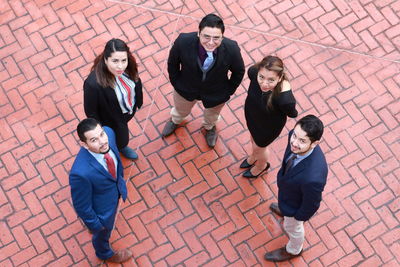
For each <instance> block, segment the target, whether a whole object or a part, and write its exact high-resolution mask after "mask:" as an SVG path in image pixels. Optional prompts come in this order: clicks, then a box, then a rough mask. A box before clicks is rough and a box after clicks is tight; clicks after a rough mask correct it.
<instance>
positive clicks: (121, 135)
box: [110, 112, 135, 149]
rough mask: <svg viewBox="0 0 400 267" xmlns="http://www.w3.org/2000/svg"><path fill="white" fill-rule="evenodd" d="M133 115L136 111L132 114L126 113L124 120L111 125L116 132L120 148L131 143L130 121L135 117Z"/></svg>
mask: <svg viewBox="0 0 400 267" xmlns="http://www.w3.org/2000/svg"><path fill="white" fill-rule="evenodd" d="M133 115H135V112H133V113H132V114H129V113H125V114H123V118H124V120H123V121H120V122H117V124H116V125H113V126H110V127H111V128H112V129H113V130H114V132H115V136H116V139H117V147H118V149H121V148H124V147H126V146H127V145H128V143H129V128H128V122H129V121H130V120H131V119H132V118H133Z"/></svg>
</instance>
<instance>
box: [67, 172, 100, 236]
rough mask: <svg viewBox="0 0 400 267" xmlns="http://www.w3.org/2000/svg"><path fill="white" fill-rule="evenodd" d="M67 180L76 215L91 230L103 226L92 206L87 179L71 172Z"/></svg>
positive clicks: (93, 230)
mask: <svg viewBox="0 0 400 267" xmlns="http://www.w3.org/2000/svg"><path fill="white" fill-rule="evenodd" d="M69 180H70V186H71V196H72V204H73V206H74V208H75V210H76V213H77V214H78V216H79V217H80V218H81V219H82V220H83V222H84V223H85V225H86V226H87V227H88V228H89V229H90V230H91V231H92V232H96V231H99V230H101V229H102V228H104V226H103V225H102V224H101V222H100V220H99V218H98V217H97V215H96V213H95V212H94V210H93V208H92V185H91V184H90V182H89V181H88V179H86V178H84V177H82V176H80V175H78V174H76V173H71V174H70V177H69Z"/></svg>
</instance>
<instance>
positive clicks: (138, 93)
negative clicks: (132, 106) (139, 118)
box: [135, 78, 143, 109]
mask: <svg viewBox="0 0 400 267" xmlns="http://www.w3.org/2000/svg"><path fill="white" fill-rule="evenodd" d="M135 103H136V107H137V108H138V109H140V108H141V107H142V105H143V85H142V81H141V80H140V78H139V80H138V81H137V82H136V83H135Z"/></svg>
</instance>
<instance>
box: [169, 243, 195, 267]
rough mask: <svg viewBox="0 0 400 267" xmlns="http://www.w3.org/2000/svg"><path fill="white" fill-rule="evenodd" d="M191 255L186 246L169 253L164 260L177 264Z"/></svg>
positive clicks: (170, 263)
mask: <svg viewBox="0 0 400 267" xmlns="http://www.w3.org/2000/svg"><path fill="white" fill-rule="evenodd" d="M190 255H191V253H190V251H189V250H188V248H186V247H184V248H182V249H179V250H177V251H176V252H174V253H172V254H170V255H169V256H168V257H166V261H167V262H168V264H169V265H174V266H175V265H177V264H178V263H180V262H182V261H184V260H186V259H187V258H189V257H190Z"/></svg>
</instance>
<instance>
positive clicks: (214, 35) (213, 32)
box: [199, 27, 223, 52]
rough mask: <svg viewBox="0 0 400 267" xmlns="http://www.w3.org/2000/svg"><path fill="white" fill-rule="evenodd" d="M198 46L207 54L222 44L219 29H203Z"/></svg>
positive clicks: (221, 35)
mask: <svg viewBox="0 0 400 267" xmlns="http://www.w3.org/2000/svg"><path fill="white" fill-rule="evenodd" d="M199 38H200V44H201V45H202V46H203V47H204V49H205V50H206V51H207V52H213V51H214V50H215V49H217V48H218V47H219V46H220V45H221V42H222V38H223V34H222V30H221V29H220V28H216V27H214V28H211V27H204V28H203V29H202V30H201V31H200V33H199Z"/></svg>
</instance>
